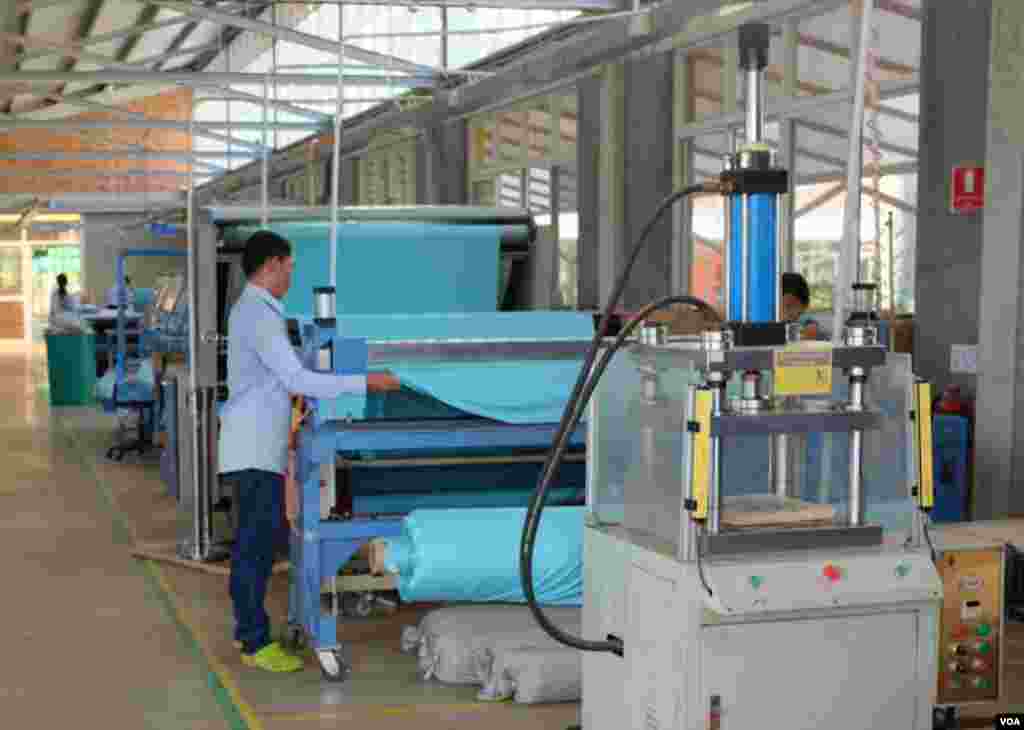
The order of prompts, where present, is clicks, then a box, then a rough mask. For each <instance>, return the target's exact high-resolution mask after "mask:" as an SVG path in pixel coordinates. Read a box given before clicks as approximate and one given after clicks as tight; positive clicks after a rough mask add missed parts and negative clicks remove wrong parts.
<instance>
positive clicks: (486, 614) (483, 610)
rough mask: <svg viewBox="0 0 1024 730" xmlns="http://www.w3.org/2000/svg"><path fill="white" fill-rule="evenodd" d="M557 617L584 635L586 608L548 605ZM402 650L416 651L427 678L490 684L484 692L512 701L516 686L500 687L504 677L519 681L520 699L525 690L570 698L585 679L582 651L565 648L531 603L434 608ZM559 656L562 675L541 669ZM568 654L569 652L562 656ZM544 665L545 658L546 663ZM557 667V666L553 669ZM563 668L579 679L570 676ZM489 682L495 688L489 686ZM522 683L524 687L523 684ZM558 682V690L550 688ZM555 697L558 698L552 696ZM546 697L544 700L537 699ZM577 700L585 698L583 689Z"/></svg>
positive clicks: (406, 635)
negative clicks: (583, 611)
mask: <svg viewBox="0 0 1024 730" xmlns="http://www.w3.org/2000/svg"><path fill="white" fill-rule="evenodd" d="M545 613H546V614H547V615H548V616H549V617H550V618H551V620H552V621H553V622H554V623H555V624H556V625H557V626H559V627H560V628H562V629H563V630H564V631H567V632H569V633H571V634H575V635H577V636H578V635H579V632H580V630H581V611H580V609H578V608H570V607H551V608H547V609H545ZM402 650H403V651H405V652H407V653H415V654H416V655H417V661H418V664H419V669H420V674H421V675H422V676H423V678H424V679H437V680H438V681H441V682H445V683H447V684H461V685H475V686H479V687H484V688H485V690H484V692H483V693H482V695H483V696H487V695H493V698H494V699H507V698H508V697H510V696H512V695H510V694H508V688H509V687H510V686H512V685H511V684H504V685H502V686H501V688H499V686H498V685H499V681H500V678H496V674H498V675H500V676H507V682H514V684H515V699H516V701H519V702H522V701H526V700H522V699H520V698H519V696H520V693H521V694H522V696H523V697H525V698H531V699H529V701H532V702H555V701H569V700H568V695H569V694H571V692H567V687H571V686H572V685H573V682H575V684H576V686H577V687H578V686H579V683H580V678H579V674H580V663H579V658H578V652H576V650H574V649H570V648H568V647H565V646H563V645H562V644H560V643H558V642H557V641H555V640H554V639H552V638H551V637H550V636H548V635H547V633H545V631H544V629H542V628H541V627H540V626H538V625H537V622H536V620H535V619H534V617H533V614H532V613H531V612H530V609H529V608H528V607H527V606H508V605H489V606H476V605H473V606H450V607H446V608H439V609H437V610H435V611H431V612H430V613H428V614H427V615H426V616H424V617H423V619H422V620H421V621H420V624H419V626H407V627H406V628H405V629H404V631H403V633H402ZM531 650H537V651H538V652H540V654H535V655H533V656H525V655H519V656H516V655H510V656H508V657H507V658H506V655H507V654H509V653H510V652H516V651H520V652H524V653H527V652H529V651H531ZM549 653H550V654H553V655H554V654H557V655H559V656H558V658H557V661H556V662H555V663H556V664H557V666H558V667H559V668H560V669H561V671H560V672H558V673H557V676H556V677H551V676H549V672H548V670H547V668H539V667H537V666H535V665H536V663H537V660H539V659H543V658H544V657H545V656H546V655H547V654H549ZM563 654H567V655H568V656H567V657H566V656H561V655H563ZM541 663H542V662H541ZM552 671H554V670H552ZM563 672H565V673H568V674H572V673H573V672H575V677H569V678H568V679H566V678H565V675H564V674H563ZM488 685H490V686H491V688H490V689H486V688H487V687H488ZM520 685H521V686H520ZM549 686H555V688H554V689H548V687H549ZM549 697H554V698H557V699H548V698H549ZM532 698H540V699H532ZM574 699H579V692H578V691H577V696H576V697H575V698H574Z"/></svg>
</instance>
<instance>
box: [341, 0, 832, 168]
mask: <svg viewBox="0 0 1024 730" xmlns="http://www.w3.org/2000/svg"><path fill="white" fill-rule="evenodd" d="M837 5H839V0H768V1H766V2H759V3H755V4H753V5H751V6H750V7H749V8H748V9H745V10H741V11H739V12H736V13H734V14H732V15H730V16H727V17H720V18H717V19H716V22H713V23H712V22H709V23H705V24H702V26H703V27H698V28H697V29H694V30H691V31H685V30H684V31H683V33H682V34H681V32H680V31H681V29H686V28H687V27H688V25H689V23H690V21H691V20H694V19H695V18H698V17H709V18H710V17H714V16H716V15H717V14H718V11H719V10H721V7H722V3H721V0H666V2H662V3H659V4H657V5H651V6H647V7H648V10H647V12H646V13H645V14H646V15H647V16H648V17H649V19H650V23H649V24H648V27H650V28H653V30H652V32H650V33H647V34H637V33H636V32H635V27H636V24H635V19H634V18H614V19H608V20H605V21H601V22H597V23H595V24H594V25H593V26H592V27H591V28H589V29H588V30H586V31H582V32H577V33H574V34H573V35H572V36H571V37H569V38H567V39H565V40H563V41H558V42H553V43H549V44H548V45H547V46H545V47H542V48H541V49H539V50H538V51H536V52H534V53H531V54H530V55H529V57H528V58H527V59H524V60H522V61H520V62H517V63H512V64H510V65H509V66H507V67H506V68H504V69H501V70H499V71H497V72H496V73H495V74H493V75H492V76H491V77H489V78H486V79H482V80H480V81H478V82H476V83H473V84H464V85H462V86H459V87H457V88H455V89H454V90H452V92H451V93H449V94H448V95H447V96H448V97H449V99H448V103H445V101H444V100H439V101H438V102H435V103H434V104H433V105H431V107H430V108H427V109H422V110H416V111H405V112H399V113H381V114H378V115H376V116H373V117H371V118H368V119H365V120H355V121H354V123H353V124H352V125H351V126H347V128H346V130H345V134H344V139H346V140H347V142H346V143H345V149H344V150H343V153H345V154H350V153H351V152H353V151H355V150H359V149H361V148H362V147H364V146H365V145H366V144H367V143H368V141H369V139H370V137H371V135H372V134H373V132H374V130H376V129H380V128H382V127H402V126H411V127H424V126H428V125H430V124H435V123H437V122H438V121H441V120H444V119H452V118H458V117H465V116H467V115H469V114H473V113H476V112H480V111H484V110H487V109H490V108H496V107H498V106H501V105H505V104H508V103H510V102H512V101H515V100H517V99H522V98H526V97H528V96H532V95H535V94H539V93H544V92H545V91H547V90H554V89H557V88H559V87H561V86H564V85H567V84H569V83H572V81H573V80H575V79H577V78H581V77H583V76H585V75H587V74H589V73H592V72H593V71H594V69H596V68H598V67H599V66H601V65H602V64H604V63H608V62H613V61H617V60H622V59H624V58H626V57H628V56H629V55H631V54H633V53H635V52H637V51H640V50H642V49H645V48H647V49H652V48H653V49H657V48H659V47H660V46H661V45H662V44H664V45H665V46H666V50H668V49H669V48H674V47H680V48H683V47H687V48H691V47H697V46H701V45H710V44H712V43H716V42H718V41H720V40H722V39H723V38H726V37H728V36H729V35H730V34H732V33H735V31H736V29H737V28H738V27H739V26H740V25H742V24H744V23H748V22H778V21H781V20H784V19H786V18H792V17H803V16H806V15H809V14H812V13H814V12H820V11H822V10H824V9H828V8H831V7H835V6H837Z"/></svg>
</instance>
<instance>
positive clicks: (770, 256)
mask: <svg viewBox="0 0 1024 730" xmlns="http://www.w3.org/2000/svg"><path fill="white" fill-rule="evenodd" d="M744 197H746V198H747V200H748V201H749V203H748V205H749V212H750V235H749V237H748V244H747V245H748V254H747V256H744V251H743V228H744V225H745V221H744V214H743V199H744ZM729 216H730V219H729V267H728V268H729V312H728V317H729V320H730V321H733V322H741V321H746V322H774V321H775V320H776V316H775V303H776V300H777V298H778V296H779V277H780V276H781V272H780V271H779V270H778V267H779V257H778V246H779V242H778V196H777V195H775V194H774V193H755V194H753V195H732V196H730V197H729ZM744 259H745V260H746V262H747V265H746V279H747V281H746V287H744V266H743V261H744ZM748 300H749V302H750V304H749V308H746V307H745V306H744V303H745V302H747V301H748Z"/></svg>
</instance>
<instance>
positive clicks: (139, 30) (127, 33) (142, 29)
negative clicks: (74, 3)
mask: <svg viewBox="0 0 1024 730" xmlns="http://www.w3.org/2000/svg"><path fill="white" fill-rule="evenodd" d="M61 2H62V3H63V2H64V0H61ZM191 22H192V18H181V17H179V18H168V19H167V20H161V21H158V22H154V23H142V24H140V25H131V26H129V27H127V28H122V29H121V30H115V31H111V32H110V33H103V34H100V35H91V36H89V37H88V38H83V39H82V40H80V41H77V42H75V43H67V42H65V43H63V46H64V47H63V49H61V50H38V51H31V52H26V53H22V54H21V55H20V56H18V57H17V61H18V62H19V63H24V62H25V61H31V60H33V59H36V58H44V57H46V56H52V55H54V54H56V53H64V54H65V55H72V54H71V53H70V51H71V50H82V49H84V48H86V47H87V46H95V45H99V44H100V43H106V42H107V41H117V40H121V39H122V38H131V37H132V36H138V35H142V34H143V33H148V32H150V31H152V30H161V29H163V28H173V27H174V26H176V25H185V24H186V23H191Z"/></svg>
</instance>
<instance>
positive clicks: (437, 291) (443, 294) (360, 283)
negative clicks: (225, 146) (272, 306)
mask: <svg viewBox="0 0 1024 730" xmlns="http://www.w3.org/2000/svg"><path fill="white" fill-rule="evenodd" d="M269 229H270V230H272V231H274V232H275V233H278V234H280V235H282V236H284V237H285V238H287V239H288V240H289V241H291V243H292V246H293V258H294V259H295V269H294V271H293V273H292V288H291V291H290V292H289V293H288V296H287V297H285V299H284V306H285V311H286V312H287V313H288V314H289V315H291V316H297V315H305V316H307V317H308V316H312V314H313V288H314V287H319V286H330V283H331V282H330V263H329V262H330V223H280V224H272V225H270V226H269ZM256 230H257V229H255V228H252V229H248V228H246V229H243V230H241V231H239V232H240V234H241V235H242V236H243V237H244V238H248V236H249V235H251V234H252V233H255V232H256ZM501 232H502V229H501V227H500V226H486V225H467V226H456V225H439V224H430V223H342V224H340V225H339V226H338V257H337V272H338V280H337V287H336V290H337V293H336V300H335V311H336V312H337V314H338V315H344V314H376V313H389V312H488V311H490V312H493V311H495V310H496V309H497V307H498V281H499V267H498V262H499V249H500V242H501Z"/></svg>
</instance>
